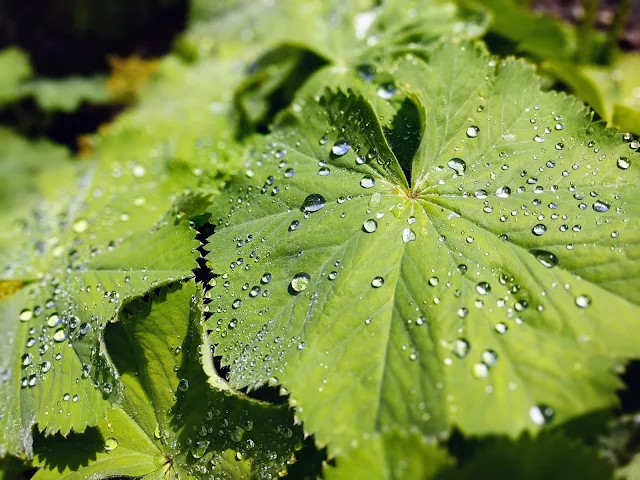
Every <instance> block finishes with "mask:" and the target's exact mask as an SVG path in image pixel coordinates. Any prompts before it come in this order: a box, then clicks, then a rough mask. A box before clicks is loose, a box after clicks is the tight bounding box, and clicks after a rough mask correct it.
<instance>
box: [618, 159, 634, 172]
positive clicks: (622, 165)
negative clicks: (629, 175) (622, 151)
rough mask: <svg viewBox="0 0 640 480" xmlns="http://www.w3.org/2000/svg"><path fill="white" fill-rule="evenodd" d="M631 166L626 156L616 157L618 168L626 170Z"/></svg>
mask: <svg viewBox="0 0 640 480" xmlns="http://www.w3.org/2000/svg"><path fill="white" fill-rule="evenodd" d="M630 166H631V162H630V161H629V159H628V158H627V157H620V158H619V159H618V168H619V169H620V170H626V169H628V168H629V167H630Z"/></svg>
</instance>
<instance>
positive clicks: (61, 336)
mask: <svg viewBox="0 0 640 480" xmlns="http://www.w3.org/2000/svg"><path fill="white" fill-rule="evenodd" d="M53 339H54V340H55V341H56V342H58V343H59V342H64V341H65V340H66V339H67V332H65V331H64V329H63V328H60V329H58V330H56V333H54V334H53Z"/></svg>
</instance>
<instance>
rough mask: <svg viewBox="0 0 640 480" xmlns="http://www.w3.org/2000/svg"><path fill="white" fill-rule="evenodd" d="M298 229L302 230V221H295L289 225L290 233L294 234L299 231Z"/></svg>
mask: <svg viewBox="0 0 640 480" xmlns="http://www.w3.org/2000/svg"><path fill="white" fill-rule="evenodd" d="M298 228H300V220H294V221H293V222H291V224H290V225H289V231H290V232H293V231H295V230H297V229H298Z"/></svg>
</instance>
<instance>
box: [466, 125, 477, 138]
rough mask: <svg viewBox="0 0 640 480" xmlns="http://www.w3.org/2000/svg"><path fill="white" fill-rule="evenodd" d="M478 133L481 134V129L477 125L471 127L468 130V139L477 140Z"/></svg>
mask: <svg viewBox="0 0 640 480" xmlns="http://www.w3.org/2000/svg"><path fill="white" fill-rule="evenodd" d="M478 133H480V129H479V128H478V127H476V126H475V125H471V126H470V127H469V128H467V137H469V138H476V137H477V136H478Z"/></svg>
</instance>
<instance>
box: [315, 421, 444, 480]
mask: <svg viewBox="0 0 640 480" xmlns="http://www.w3.org/2000/svg"><path fill="white" fill-rule="evenodd" d="M453 463H454V462H453V459H452V458H451V457H450V456H449V455H448V454H447V452H446V451H445V450H443V449H441V448H440V447H438V446H437V445H435V444H434V443H433V442H432V443H427V442H426V441H425V440H424V439H423V438H420V436H419V435H417V434H407V433H399V432H390V433H385V434H379V433H376V434H373V435H372V436H368V437H366V438H363V439H362V441H360V442H358V446H357V447H355V448H353V449H352V450H350V451H349V452H348V453H346V454H345V455H344V457H338V458H337V459H336V466H335V467H326V468H325V471H324V476H325V478H327V479H328V480H341V479H349V480H351V479H353V480H356V479H362V480H365V479H380V480H382V479H385V480H386V479H401V478H420V479H423V480H428V479H431V478H436V477H437V475H438V474H439V473H440V472H442V471H444V470H446V469H447V468H449V467H451V466H452V465H453Z"/></svg>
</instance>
